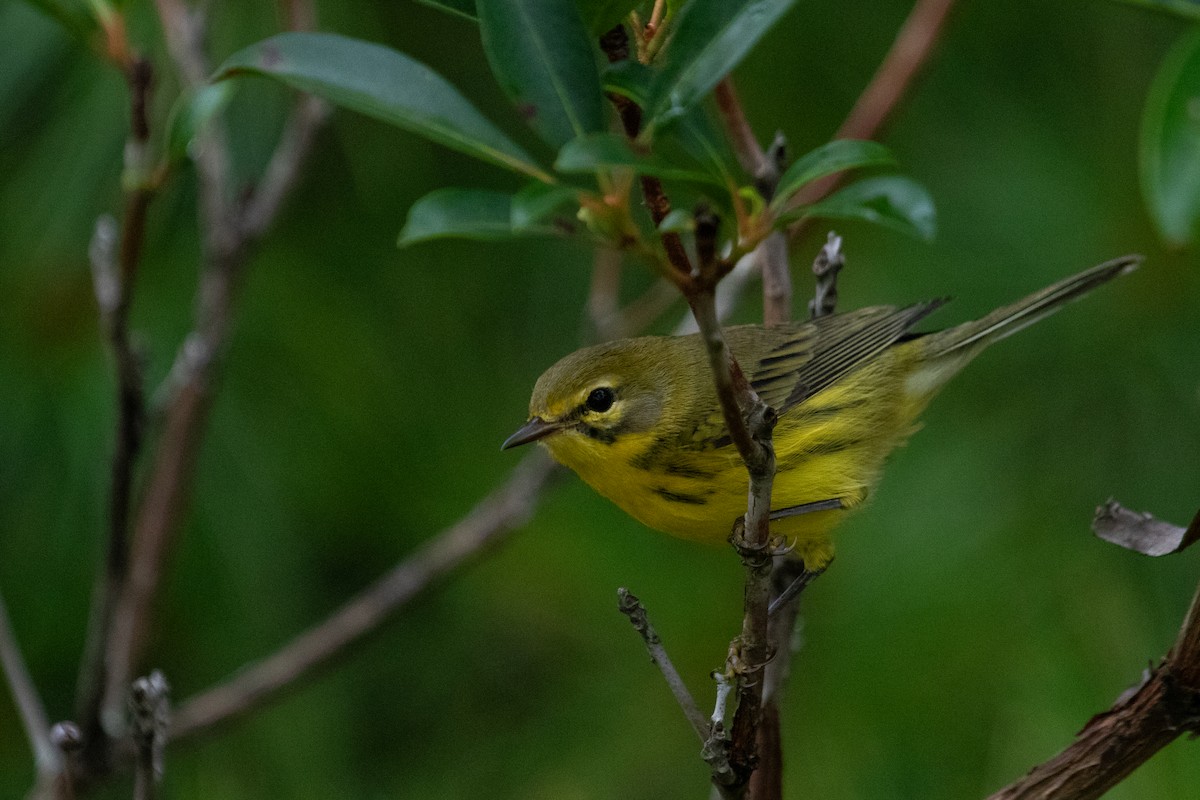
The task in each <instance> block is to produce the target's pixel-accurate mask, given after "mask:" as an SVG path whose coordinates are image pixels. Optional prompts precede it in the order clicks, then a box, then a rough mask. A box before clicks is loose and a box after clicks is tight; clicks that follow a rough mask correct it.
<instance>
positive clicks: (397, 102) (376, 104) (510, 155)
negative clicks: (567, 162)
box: [214, 33, 554, 183]
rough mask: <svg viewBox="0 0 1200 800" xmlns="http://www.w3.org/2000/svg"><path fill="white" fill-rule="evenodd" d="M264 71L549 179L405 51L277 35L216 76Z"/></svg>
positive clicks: (328, 37)
mask: <svg viewBox="0 0 1200 800" xmlns="http://www.w3.org/2000/svg"><path fill="white" fill-rule="evenodd" d="M242 74H256V75H265V76H267V77H269V78H273V79H275V80H277V81H280V82H281V83H284V84H286V85H288V86H291V87H293V88H296V89H300V90H301V91H305V92H311V93H312V94H316V95H320V96H321V97H324V98H326V99H328V100H331V101H333V102H334V103H337V104H338V105H341V106H345V107H346V108H349V109H352V110H354V111H358V112H360V113H362V114H366V115H367V116H370V117H374V118H375V119H379V120H382V121H384V122H387V123H390V124H392V125H396V126H397V127H400V128H404V129H405V130H409V131H412V132H413V133H417V134H420V135H421V136H425V137H427V138H429V139H432V140H434V141H435V142H439V143H441V144H444V145H446V146H447V147H450V148H453V149H455V150H458V151H460V152H463V153H466V154H467V155H470V156H474V157H475V158H479V159H482V160H483V161H487V162H490V163H492V164H496V165H498V166H502V167H506V168H508V169H511V170H514V171H516V172H520V173H523V174H525V175H529V176H531V177H534V178H537V179H538V180H542V181H546V182H547V183H553V182H554V178H553V177H551V176H550V175H548V174H547V173H546V172H545V171H544V170H542V169H541V168H540V167H539V166H538V165H537V163H536V162H535V161H534V160H533V159H532V158H530V156H529V155H528V154H527V153H526V152H525V151H524V150H522V149H521V148H520V147H518V146H517V145H516V144H514V143H513V142H511V141H510V140H509V139H508V138H507V137H506V136H505V135H504V134H502V133H501V132H500V131H499V130H497V129H496V127H495V126H494V125H492V123H491V122H489V121H488V120H487V119H486V118H485V117H484V116H483V115H482V114H480V113H479V112H478V111H476V110H475V107H474V106H472V105H471V104H470V103H469V102H467V100H466V99H465V98H464V97H463V96H462V95H461V94H459V93H458V90H457V89H455V88H454V87H453V86H451V85H450V84H449V83H448V82H447V81H446V80H445V79H444V78H443V77H442V76H440V75H438V74H437V73H436V72H434V71H433V70H431V69H429V67H426V66H425V65H424V64H422V63H420V62H419V61H415V60H413V59H411V58H409V57H408V56H406V55H404V54H403V53H398V52H396V51H395V50H392V49H390V48H387V47H383V46H382V45H377V44H372V43H370V42H364V41H360V40H358V39H350V38H347V37H345V36H337V35H335V34H331V33H281V34H279V35H277V36H272V37H271V38H269V39H265V40H263V41H261V42H258V43H257V44H253V45H251V46H250V47H247V48H245V49H244V50H240V51H239V52H237V53H234V54H233V55H232V56H230V57H229V58H228V59H227V60H226V61H225V63H224V64H222V65H221V67H220V68H219V69H218V70H217V72H216V75H215V76H214V80H222V79H225V78H230V77H234V76H237V75H242Z"/></svg>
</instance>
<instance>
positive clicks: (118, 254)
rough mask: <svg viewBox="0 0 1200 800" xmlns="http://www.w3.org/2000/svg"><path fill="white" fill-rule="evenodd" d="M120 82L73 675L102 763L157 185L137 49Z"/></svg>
mask: <svg viewBox="0 0 1200 800" xmlns="http://www.w3.org/2000/svg"><path fill="white" fill-rule="evenodd" d="M126 82H127V83H128V85H129V109H130V125H129V128H130V131H129V136H128V138H127V140H126V144H125V164H124V174H123V183H125V184H126V185H127V186H129V187H131V188H129V189H128V190H127V192H126V196H125V209H124V213H123V216H122V220H121V232H120V235H119V237H118V235H117V233H116V230H115V229H116V223H115V222H113V220H112V219H111V218H110V217H107V216H105V217H101V218H100V219H99V220H97V222H96V230H95V233H94V235H93V237H92V242H91V246H90V247H89V250H88V255H89V260H90V262H91V266H92V277H93V284H94V288H95V294H96V304H97V307H98V309H99V316H100V322H101V328H102V330H103V333H104V339H105V343H106V344H107V346H108V350H109V352H110V353H111V355H112V361H113V371H114V373H115V378H116V380H115V383H116V408H117V425H116V439H115V442H114V446H113V454H112V459H111V462H110V478H109V509H108V536H107V545H106V547H105V557H104V568H103V570H102V571H101V572H100V573H99V574H98V575H97V578H96V584H95V588H94V590H93V599H92V605H91V611H90V619H89V622H88V636H87V641H86V644H85V647H84V654H83V658H82V660H81V662H80V668H79V680H78V684H79V690H78V698H77V705H78V714H79V719H80V720H81V721H82V724H83V731H84V741H85V742H86V743H87V748H86V750H85V752H84V760H85V762H86V763H88V764H89V766H91V767H93V768H103V766H102V764H103V761H104V760H105V759H106V758H107V752H106V749H107V748H106V745H105V743H106V738H107V735H106V733H105V731H104V729H103V724H102V720H101V713H100V712H101V705H102V701H103V693H104V687H105V684H106V680H107V667H106V654H105V643H106V642H107V641H108V637H109V634H110V631H111V627H112V621H113V616H114V612H115V609H116V606H117V603H118V598H119V597H120V594H121V592H122V590H123V586H124V583H125V578H126V572H127V569H128V558H129V516H130V508H131V505H132V502H133V480H134V470H135V467H136V465H137V459H138V455H139V452H140V450H141V442H142V427H143V424H144V417H145V405H146V404H145V394H144V390H143V386H142V366H141V358H140V356H139V354H138V353H137V351H136V349H135V347H134V345H133V341H132V339H131V337H130V332H129V310H130V307H131V306H132V304H133V293H134V288H135V286H136V279H137V273H138V268H139V266H140V263H141V255H142V248H143V245H144V243H145V238H146V217H147V214H148V212H149V209H150V202H151V201H152V200H153V198H154V195H155V194H156V193H157V188H158V187H157V178H156V177H155V176H154V175H153V174H152V173H153V168H152V166H151V152H150V121H149V116H148V108H149V105H150V90H151V88H152V85H153V70H152V68H151V65H150V62H149V61H147V60H146V59H145V58H142V57H140V56H138V57H132V58H131V60H130V62H129V64H128V67H127V69H126Z"/></svg>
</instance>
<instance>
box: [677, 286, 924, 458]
mask: <svg viewBox="0 0 1200 800" xmlns="http://www.w3.org/2000/svg"><path fill="white" fill-rule="evenodd" d="M944 302H945V301H944V300H934V301H931V302H928V303H920V304H918V305H913V306H908V307H907V308H896V307H894V306H873V307H871V308H861V309H858V310H856V311H849V312H846V313H844V314H834V315H831V316H827V317H820V318H818V319H816V320H814V321H812V322H805V323H800V324H795V325H788V326H780V327H777V328H761V327H759V326H749V325H747V326H744V327H741V328H731V329H729V330H728V334H729V341H730V347H731V348H732V349H733V351H734V354H735V355H736V356H738V358H739V362H740V363H741V364H742V366H743V368H744V369H748V370H749V369H750V367H751V365H753V367H752V371H751V372H750V385H751V386H752V387H753V388H754V391H755V392H757V393H758V396H759V397H760V398H762V400H763V401H764V402H765V403H767V405H769V406H771V407H772V408H774V409H775V410H776V412H777V413H779V414H784V413H787V411H788V410H790V409H792V408H795V407H796V406H797V405H799V404H800V403H802V402H804V401H805V400H806V399H808V398H809V397H812V396H813V395H814V394H816V393H817V392H819V391H821V390H822V389H824V388H826V387H828V386H830V385H831V384H833V383H834V382H835V381H837V380H838V379H839V378H841V377H842V376H843V375H845V374H847V373H848V372H850V371H851V370H853V369H854V368H855V367H858V366H859V365H861V364H863V363H865V362H866V361H869V360H870V359H872V358H874V357H875V356H876V355H878V354H879V353H880V352H882V351H883V350H885V349H886V348H888V347H890V346H891V345H892V344H894V343H895V342H896V340H897V339H899V338H900V337H901V336H903V335H904V334H905V333H907V332H908V331H909V329H911V328H912V326H913V325H915V324H916V323H917V321H918V320H920V319H921V318H922V317H924V316H925V315H927V314H929V313H930V312H932V311H934V310H935V309H936V308H938V306H940V305H942V303H944ZM686 438H687V439H690V442H689V444H690V445H691V446H693V447H700V448H712V447H724V446H726V445H728V444H729V443H730V438H729V433H728V431H726V430H725V419H724V417H723V415H722V414H721V411H720V409H719V408H716V409H713V411H712V413H710V414H709V415H707V416H706V418H705V419H703V420H702V421H701V422H700V424H699V425H697V426H696V428H695V429H694V430H693V431H691V432H690V436H687V437H686Z"/></svg>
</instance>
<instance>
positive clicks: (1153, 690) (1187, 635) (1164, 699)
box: [988, 515, 1200, 800]
mask: <svg viewBox="0 0 1200 800" xmlns="http://www.w3.org/2000/svg"><path fill="white" fill-rule="evenodd" d="M1197 520H1200V515H1197ZM1193 524H1196V523H1193ZM1185 733H1191V734H1192V735H1193V736H1195V735H1200V587H1197V590H1196V595H1195V597H1193V598H1192V604H1191V607H1190V608H1189V609H1188V613H1187V617H1186V618H1185V619H1184V622H1183V626H1182V627H1181V628H1180V630H1179V636H1178V637H1177V638H1176V640H1175V644H1174V645H1173V646H1172V647H1171V649H1170V651H1168V652H1167V656H1166V658H1165V659H1163V661H1162V663H1161V664H1159V665H1158V666H1157V667H1155V668H1153V669H1152V670H1150V671H1149V673H1148V674H1147V675H1146V676H1145V679H1144V680H1143V681H1142V683H1141V684H1140V685H1139V686H1137V687H1135V688H1133V689H1131V690H1129V691H1127V692H1126V693H1125V694H1124V695H1122V696H1121V697H1119V698H1118V699H1117V702H1116V703H1114V704H1113V706H1112V708H1110V709H1109V710H1108V711H1104V712H1102V713H1100V714H1097V715H1096V716H1094V717H1092V718H1091V719H1090V720H1088V723H1087V724H1086V725H1084V727H1083V730H1082V731H1080V732H1079V733H1078V734H1076V736H1075V741H1074V742H1072V743H1071V745H1070V746H1068V747H1067V748H1066V749H1065V750H1063V751H1062V752H1061V753H1059V754H1058V755H1056V756H1055V757H1054V758H1052V759H1050V760H1049V761H1047V762H1045V763H1044V764H1040V765H1038V766H1037V767H1034V768H1033V769H1032V770H1030V772H1029V774H1028V775H1026V776H1025V777H1024V778H1022V779H1021V780H1019V781H1017V782H1016V783H1013V784H1011V785H1009V786H1006V787H1005V788H1003V789H1001V790H1000V791H998V792H996V793H995V794H993V795H992V796H991V797H990V798H989V799H988V800H1058V798H1062V799H1063V800H1066V799H1067V798H1070V800H1090V798H1096V797H1100V796H1101V795H1103V794H1104V793H1105V792H1106V791H1108V790H1109V789H1111V788H1112V787H1113V786H1116V785H1117V784H1118V783H1120V782H1121V781H1122V780H1124V779H1125V778H1126V777H1127V776H1128V775H1129V774H1130V773H1131V772H1133V771H1134V770H1135V769H1137V768H1138V767H1139V766H1141V765H1142V764H1143V763H1145V762H1146V761H1147V760H1148V759H1149V758H1150V757H1151V756H1153V755H1154V754H1155V753H1157V752H1158V751H1159V750H1161V749H1162V748H1164V747H1166V746H1167V745H1168V744H1170V743H1171V742H1173V741H1175V740H1176V739H1177V738H1179V737H1180V736H1181V735H1183V734H1185Z"/></svg>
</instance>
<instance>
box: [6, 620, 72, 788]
mask: <svg viewBox="0 0 1200 800" xmlns="http://www.w3.org/2000/svg"><path fill="white" fill-rule="evenodd" d="M0 667H3V669H4V676H5V678H7V680H8V688H9V690H10V691H11V692H12V696H13V703H14V704H15V705H16V707H17V714H18V716H19V717H20V718H21V724H22V725H23V726H24V727H25V737H26V738H27V739H28V740H29V748H30V749H31V750H32V751H33V758H34V763H35V764H36V765H37V772H38V780H39V782H44V781H47V780H53V779H54V777H55V776H57V775H59V774H60V773H61V772H62V769H63V759H62V754H61V753H60V752H59V750H58V748H57V747H55V746H54V743H53V742H52V741H51V740H50V720H49V718H48V717H47V716H46V707H45V705H43V704H42V698H41V696H40V695H39V694H38V690H37V686H35V685H34V683H33V679H32V678H31V677H30V675H29V668H28V667H27V666H26V664H25V659H24V657H23V656H22V655H21V647H20V645H19V644H18V643H17V637H16V634H14V633H13V629H12V620H11V619H9V616H8V607H7V606H6V605H5V604H4V598H3V597H2V596H0Z"/></svg>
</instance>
